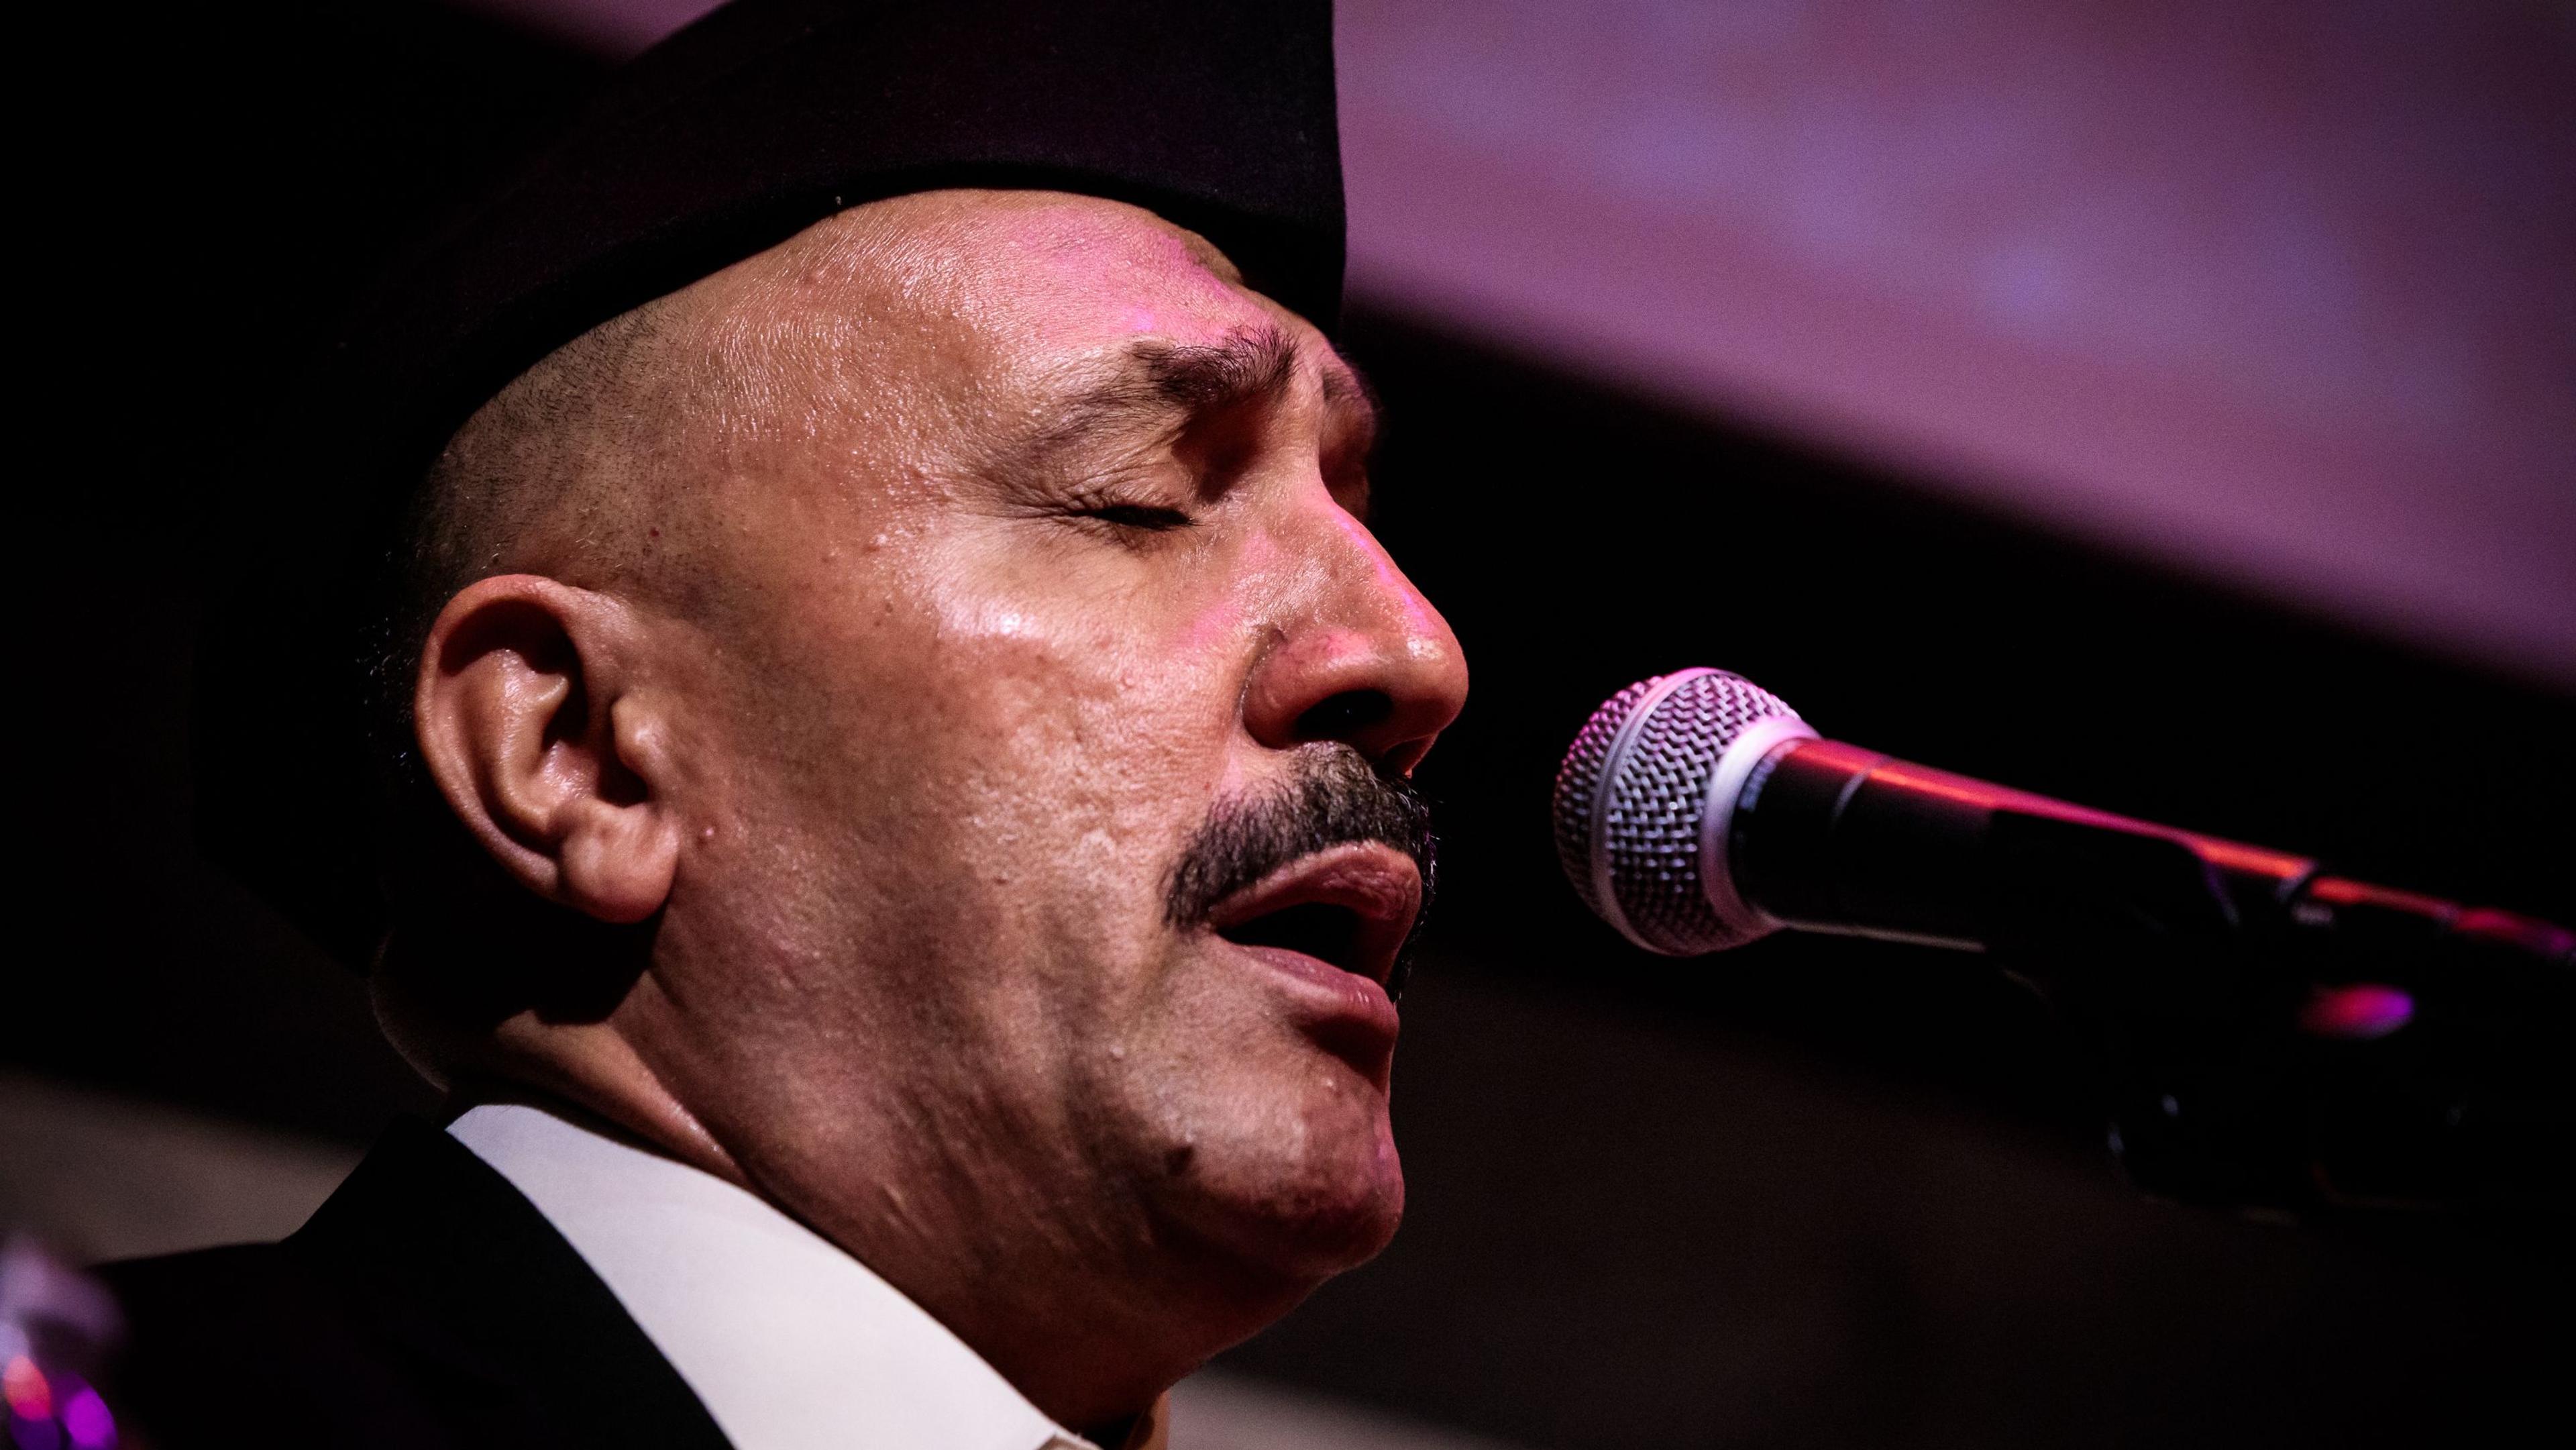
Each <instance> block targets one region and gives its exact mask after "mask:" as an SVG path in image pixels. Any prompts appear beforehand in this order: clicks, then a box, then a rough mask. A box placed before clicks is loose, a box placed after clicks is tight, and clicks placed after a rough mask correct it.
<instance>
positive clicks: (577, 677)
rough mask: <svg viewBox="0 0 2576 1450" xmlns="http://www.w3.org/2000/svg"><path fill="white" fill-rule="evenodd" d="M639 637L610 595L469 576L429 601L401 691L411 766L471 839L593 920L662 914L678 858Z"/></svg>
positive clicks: (536, 581) (518, 578)
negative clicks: (415, 761) (448, 595)
mask: <svg viewBox="0 0 2576 1450" xmlns="http://www.w3.org/2000/svg"><path fill="white" fill-rule="evenodd" d="M642 643H643V640H642V631H641V628H640V627H639V621H637V620H636V618H635V617H634V615H633V613H632V611H631V610H630V609H629V608H628V607H627V606H626V605H625V604H624V603H623V602H621V601H619V600H617V599H615V598H613V597H612V596H609V595H606V594H601V593H597V592H594V591H592V590H587V589H575V588H573V587H571V586H569V585H566V584H561V583H557V582H556V581H554V580H552V579H545V578H540V577H538V576H536V575H533V574H505V575H500V576H498V577H495V578H490V579H482V580H478V581H476V582H475V583H473V584H471V585H469V586H467V587H466V588H465V589H464V590H462V591H461V592H459V593H458V594H457V596H456V597H455V598H453V599H450V600H449V601H447V607H446V608H445V609H443V610H441V611H439V615H438V622H437V623H436V624H435V625H433V626H431V628H430V631H429V638H428V640H427V642H426V643H425V644H424V646H423V648H422V650H421V658H420V674H419V677H418V679H417V680H416V682H415V688H414V691H413V695H412V710H413V720H414V725H413V729H414V731H415V732H416V734H417V735H418V738H419V742H420V751H421V759H422V762H423V764H425V765H426V766H427V767H428V769H429V774H430V778H431V779H433V780H435V781H437V782H438V789H439V793H440V794H441V795H443V796H445V797H446V798H447V804H448V808H449V809H451V810H453V811H455V812H456V814H457V817H458V819H460V820H462V821H463V822H464V823H465V826H466V829H467V830H469V831H471V832H472V833H473V835H474V838H475V839H476V840H478V841H480V842H481V843H482V844H483V849H484V850H486V851H488V852H490V853H491V855H492V858H493V859H494V860H496V861H498V862H499V863H500V864H501V866H502V867H503V869H505V870H507V871H508V872H509V873H510V874H511V875H512V876H514V877H516V878H517V879H518V880H519V881H520V882H521V883H522V884H523V885H525V886H526V887H527V888H528V889H529V890H531V891H534V892H535V893H537V894H538V895H539V896H542V897H545V898H546V899H548V900H550V901H556V902H560V903H562V904H563V905H566V906H569V907H572V908H573V909H575V910H577V911H581V912H583V913H586V914H588V915H590V916H593V917H596V918H598V919H599V920H601V921H607V922H619V923H624V922H636V921H642V920H643V919H644V918H646V917H648V916H651V915H652V914H653V913H654V912H656V911H659V910H661V908H662V903H663V902H664V901H665V900H666V899H667V898H668V897H669V896H670V894H671V882H672V878H673V875H674V873H675V872H676V871H677V869H678V864H679V854H680V828H679V823H678V822H677V821H676V820H675V819H674V818H673V816H672V809H671V802H670V800H669V799H668V788H669V785H670V783H671V769H670V765H671V762H670V761H669V759H668V755H667V751H666V745H665V742H666V739H667V736H666V733H665V731H664V729H663V721H662V720H661V719H660V717H659V715H658V714H657V712H656V710H655V707H654V702H653V699H652V697H651V696H650V694H649V693H648V692H643V691H640V690H639V689H638V685H639V683H640V682H639V680H638V678H637V674H638V666H639V665H640V663H641V661H640V658H639V656H640V654H641V645H642Z"/></svg>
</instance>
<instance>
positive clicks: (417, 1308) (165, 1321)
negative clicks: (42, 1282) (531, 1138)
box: [99, 1121, 727, 1450]
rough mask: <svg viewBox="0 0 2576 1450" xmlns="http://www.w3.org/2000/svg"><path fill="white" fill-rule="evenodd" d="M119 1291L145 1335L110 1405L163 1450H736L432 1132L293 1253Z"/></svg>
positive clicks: (247, 1255) (470, 1162)
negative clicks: (601, 1449)
mask: <svg viewBox="0 0 2576 1450" xmlns="http://www.w3.org/2000/svg"><path fill="white" fill-rule="evenodd" d="M99 1276H100V1277H101V1278H102V1279H104V1280H106V1281H107V1283H108V1285H109V1287H110V1288H111V1289H113V1290H114V1291H115V1292H116V1294H117V1297H118V1299H119V1300H120V1301H121V1302H122V1303H123V1305H124V1307H125V1311H126V1315H127V1319H128V1330H129V1334H128V1350H127V1354H126V1357H125V1360H124V1362H123V1365H122V1367H121V1370H120V1372H119V1374H118V1375H117V1377H116V1379H115V1381H114V1384H113V1388H114V1389H115V1391H116V1393H115V1394H114V1395H112V1396H111V1403H112V1404H113V1405H115V1406H116V1408H117V1409H118V1411H119V1412H120V1415H121V1416H123V1417H125V1418H127V1419H129V1420H131V1421H133V1422H134V1423H136V1424H138V1425H139V1426H140V1427H141V1428H142V1429H144V1430H145V1431H146V1432H147V1433H148V1434H150V1435H151V1436H152V1443H153V1444H154V1445H155V1446H156V1447H160V1450H191V1447H195V1446H230V1445H255V1446H324V1445H328V1446H361V1447H370V1450H374V1447H382V1450H427V1447H439V1450H452V1447H468V1446H472V1447H486V1446H491V1447H518V1446H529V1447H534V1446H549V1447H558V1446H618V1447H622V1450H647V1447H670V1450H727V1447H726V1442H725V1438H724V1436H723V1435H722V1433H720V1432H719V1431H718V1430H717V1429H716V1425H715V1421H714V1420H712V1419H710V1418H709V1417H708V1415H707V1412H706V1408H705V1407H704V1406H703V1405H701V1404H699V1403H698V1398H697V1396H696V1395H695V1394H693V1393H691V1391H690V1389H689V1387H688V1385H687V1384H686V1383H684V1382H683V1381H682V1380H681V1379H680V1376H679V1374H678V1373H677V1372H676V1371H674V1370H673V1369H672V1368H671V1366H670V1364H669V1362H668V1361H666V1360H664V1359H663V1358H662V1355H661V1352H660V1351H658V1350H656V1349H655V1348H654V1347H653V1344H652V1341H651V1340H649V1339H647V1338H645V1337H644V1332H643V1331H642V1330H641V1329H639V1328H637V1327H636V1325H635V1321H634V1320H633V1319H631V1318H629V1317H628V1316H627V1313H626V1311H625V1309H624V1308H622V1307H620V1306H619V1304H618V1302H617V1300H616V1298H615V1297H614V1296H612V1295H611V1294H610V1293H609V1292H608V1286H607V1285H605V1284H603V1283H601V1282H600V1280H599V1276H598V1275H596V1274H594V1273H592V1272H591V1270H590V1267H589V1266H588V1265H587V1264H585V1263H583V1262H582V1260H581V1257H580V1255H579V1254H577V1253H575V1252H574V1251H573V1248H572V1245H570V1244H568V1243H566V1242H565V1241H564V1238H563V1236H562V1235H561V1234H559V1233H557V1232H555V1230H554V1227H553V1226H552V1225H551V1224H549V1223H547V1222H546V1220H545V1218H544V1217H543V1216H542V1215H540V1214H539V1213H538V1212H537V1210H536V1209H535V1207H534V1206H532V1205H531V1204H530V1203H529V1202H528V1201H527V1199H525V1198H524V1197H522V1196H520V1194H519V1191H518V1190H517V1189H515V1188H513V1187H511V1186H510V1184H509V1181H508V1180H507V1179H504V1178H503V1177H501V1175H499V1174H498V1173H495V1172H493V1171H492V1170H491V1168H489V1167H488V1166H486V1165H485V1164H484V1162H483V1161H482V1160H481V1159H479V1158H477V1157H475V1156H474V1155H473V1154H472V1153H471V1152H469V1151H467V1149H466V1148H465V1146H464V1145H463V1144H460V1143H458V1142H457V1141H456V1140H455V1139H453V1138H450V1137H449V1136H447V1134H445V1133H443V1132H441V1131H439V1130H438V1129H436V1128H434V1127H431V1126H430V1125H428V1124H426V1123H421V1122H416V1121H405V1122H401V1123H397V1124H396V1125H395V1126H394V1127H393V1128H392V1129H391V1130H390V1131H388V1132H387V1133H386V1134H385V1136H384V1137H383V1138H382V1139H381V1140H379V1141H378V1142H377V1144H376V1146H375V1147H374V1148H373V1149H372V1150H371V1151H370V1152H369V1153H368V1154H367V1157H366V1161H365V1162H363V1163H361V1164H360V1165H359V1166H358V1171H357V1172H356V1173H354V1174H351V1175H350V1177H349V1181H348V1182H347V1183H345V1184H342V1185H341V1187H340V1190H339V1192H337V1193H335V1194H333V1195H332V1196H331V1200H330V1201H329V1202H328V1203H325V1204H324V1205H323V1206H322V1208H321V1210H320V1211H319V1212H317V1213H316V1214H314V1215H313V1219H312V1221H311V1222H309V1223H307V1224H306V1225H305V1226H304V1227H303V1228H302V1229H299V1230H298V1231H296V1233H295V1234H294V1235H293V1236H292V1237H290V1238H288V1239H287V1240H286V1241H285V1242H283V1243H277V1244H244V1245H241V1246H238V1247H234V1248H221V1249H206V1250H203V1251H201V1252H198V1253H192V1254H177V1255H173V1256H171V1257H168V1258H160V1259H139V1260H135V1261H132V1262H129V1263H124V1264H116V1265H111V1266H109V1267H108V1268H105V1269H103V1270H101V1271H99Z"/></svg>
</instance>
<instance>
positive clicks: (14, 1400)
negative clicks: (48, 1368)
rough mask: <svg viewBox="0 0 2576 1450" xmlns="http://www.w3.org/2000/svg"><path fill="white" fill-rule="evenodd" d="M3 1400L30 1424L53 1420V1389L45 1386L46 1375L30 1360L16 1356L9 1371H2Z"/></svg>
mask: <svg viewBox="0 0 2576 1450" xmlns="http://www.w3.org/2000/svg"><path fill="white" fill-rule="evenodd" d="M0 1396H5V1397H6V1398H7V1399H8V1401H9V1408H10V1409H11V1410H12V1411H14V1412H16V1413H18V1414H20V1415H24V1416H25V1417H27V1418H28V1419H30V1420H50V1419H52V1418H53V1416H54V1392H53V1387H52V1386H50V1385H48V1384H46V1383H45V1372H44V1371H43V1370H40V1369H38V1368H36V1362H35V1361H34V1360H32V1359H29V1358H27V1356H25V1355H23V1354H21V1355H14V1356H12V1357H11V1358H10V1360H9V1363H8V1366H7V1367H6V1368H0Z"/></svg>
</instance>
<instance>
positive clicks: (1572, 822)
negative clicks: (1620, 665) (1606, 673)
mask: <svg viewBox="0 0 2576 1450" xmlns="http://www.w3.org/2000/svg"><path fill="white" fill-rule="evenodd" d="M1797 714H1798V712H1797V711H1795V710H1792V709H1790V708H1789V707H1788V706H1787V705H1786V704H1784V703H1782V702H1781V700H1780V697H1779V696H1777V695H1774V694H1772V693H1771V692H1770V691H1768V690H1765V689H1763V688H1762V687H1761V686H1759V685H1756V684H1754V683H1753V682H1752V681H1751V680H1748V679H1745V678H1744V677H1743V676H1741V675H1731V674H1728V673H1727V672H1725V671H1724V670H1708V669H1699V670H1683V671H1680V672H1679V673H1676V674H1672V675H1658V676H1656V677H1655V678H1653V679H1651V680H1641V681H1639V682H1638V683H1636V684H1633V685H1630V686H1629V687H1628V688H1626V689H1624V690H1621V691H1620V692H1619V693H1618V694H1616V695H1613V696H1612V697H1611V698H1610V701H1609V703H1607V704H1605V705H1603V706H1602V707H1601V708H1600V709H1598V710H1596V711H1594V712H1593V714H1592V718H1591V720H1589V721H1588V722H1586V723H1585V725H1584V727H1583V730H1582V733H1580V734H1578V735H1576V736H1575V737H1574V746H1573V748H1572V749H1570V750H1568V751H1566V753H1565V764H1564V765H1562V766H1560V767H1559V768H1558V769H1557V773H1556V854H1557V861H1558V864H1560V865H1562V866H1563V867H1564V868H1565V877H1566V879H1567V880H1568V881H1571V882H1572V883H1574V890H1575V893H1576V894H1577V895H1579V896H1581V897H1582V898H1583V904H1584V905H1586V906H1589V907H1591V908H1592V910H1593V912H1594V913H1595V914H1596V915H1598V916H1600V917H1602V918H1603V919H1605V920H1607V921H1608V922H1609V923H1610V924H1611V925H1613V926H1616V927H1619V928H1620V930H1621V931H1622V932H1623V933H1624V934H1625V935H1626V936H1627V937H1628V939H1629V940H1630V941H1633V942H1635V943H1636V944H1637V945H1639V946H1641V947H1644V948H1646V949H1647V950H1649V951H1656V952H1662V953H1665V954H1667V955H1670V956H1697V955H1699V954H1700V953H1702V952H1713V951H1719V950H1722V949H1724V948H1726V947H1731V946H1737V945H1740V944H1742V943H1743V942H1746V941H1749V940H1751V939H1752V938H1753V937H1754V936H1755V935H1759V933H1758V932H1748V931H1747V930H1746V929H1745V928H1743V927H1741V926H1738V925H1736V924H1733V923H1730V922H1728V921H1726V920H1724V919H1722V918H1721V917H1720V916H1719V915H1718V914H1717V911H1716V909H1715V908H1713V907H1712V906H1710V905H1709V896H1708V892H1707V890H1706V889H1705V888H1704V886H1703V885H1702V883H1701V881H1700V878H1699V836H1700V818H1701V816H1702V814H1703V813H1704V812H1705V811H1706V810H1707V807H1708V787H1709V778H1710V777H1711V776H1712V775H1714V774H1715V773H1716V771H1717V765H1718V761H1719V759H1720V758H1721V757H1722V756H1724V755H1725V754H1726V747H1727V746H1729V745H1731V744H1733V743H1735V739H1736V737H1737V736H1739V735H1741V734H1743V733H1744V731H1745V729H1746V728H1747V727H1749V726H1751V725H1752V724H1753V723H1754V722H1755V721H1758V720H1763V719H1766V718H1769V717H1772V716H1778V715H1785V716H1788V717H1789V718H1791V719H1793V720H1794V719H1796V718H1797ZM1604 864H1606V865H1607V867H1608V871H1607V875H1608V877H1609V883H1608V884H1609V888H1610V891H1611V893H1612V895H1613V896H1615V897H1616V900H1615V901H1612V902H1604V901H1603V900H1602V899H1601V877H1602V875H1603V872H1602V871H1601V869H1600V868H1601V867H1602V866H1603V865H1604Z"/></svg>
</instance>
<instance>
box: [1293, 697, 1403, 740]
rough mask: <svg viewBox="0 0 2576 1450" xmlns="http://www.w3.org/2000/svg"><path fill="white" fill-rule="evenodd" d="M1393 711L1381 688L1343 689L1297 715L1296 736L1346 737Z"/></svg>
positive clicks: (1302, 737) (1315, 737)
mask: <svg viewBox="0 0 2576 1450" xmlns="http://www.w3.org/2000/svg"><path fill="white" fill-rule="evenodd" d="M1394 713H1395V701H1393V700H1391V699H1389V698H1387V695H1386V692H1385V691H1383V690H1344V691H1343V692H1341V693H1340V694H1338V695H1335V696H1333V697H1332V698H1330V699H1328V700H1326V701H1324V702H1323V703H1322V704H1320V705H1316V706H1314V707H1312V708H1311V709H1309V710H1307V711H1306V713H1305V714H1303V715H1300V716H1298V717H1297V738H1298V739H1300V740H1349V739H1350V738H1351V737H1352V736H1354V735H1357V734H1359V733H1360V732H1361V731H1363V730H1366V729H1368V728H1369V727H1370V726H1372V725H1376V724H1379V723H1381V722H1382V721H1384V720H1385V719H1386V718H1387V717H1388V716H1390V715H1392V714H1394Z"/></svg>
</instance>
